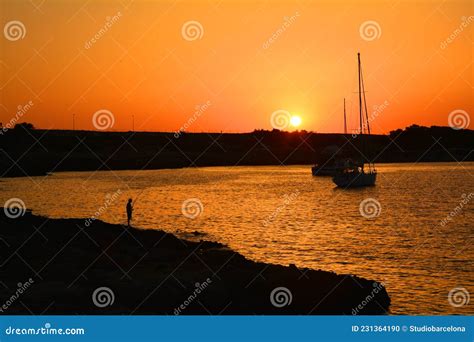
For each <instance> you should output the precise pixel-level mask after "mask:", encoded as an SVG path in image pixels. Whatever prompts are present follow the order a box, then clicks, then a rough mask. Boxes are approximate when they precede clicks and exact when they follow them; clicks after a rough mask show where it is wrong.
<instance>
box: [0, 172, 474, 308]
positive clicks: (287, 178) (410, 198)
mask: <svg viewBox="0 0 474 342" xmlns="http://www.w3.org/2000/svg"><path fill="white" fill-rule="evenodd" d="M377 169H378V171H379V176H378V180H377V185H376V186H375V187H371V188H365V189H355V190H340V189H336V188H335V187H334V184H333V183H332V181H331V179H330V178H317V177H313V176H311V172H310V168H309V167H308V166H290V167H215V168H196V169H182V170H157V171H107V172H66V173H57V174H54V175H52V176H49V177H34V178H32V179H28V178H17V179H3V180H1V181H0V188H1V193H0V194H1V195H0V196H1V198H0V200H1V201H2V203H3V202H5V201H6V200H7V199H9V198H11V197H18V198H21V199H22V200H23V201H24V202H25V203H26V206H27V207H28V208H31V209H33V211H34V212H35V213H36V214H42V215H46V216H48V217H54V218H57V217H76V218H84V217H91V216H93V215H94V213H95V212H96V211H98V210H99V209H100V208H101V207H102V208H103V209H105V210H103V214H102V215H101V216H100V219H102V220H104V221H108V222H111V223H124V221H125V213H124V207H125V202H126V199H127V198H128V197H136V196H138V199H137V202H136V205H135V218H134V225H135V226H138V227H143V228H160V229H164V230H166V231H169V232H173V233H178V235H181V236H184V237H187V238H189V236H190V233H192V232H195V231H198V232H201V233H204V234H205V236H204V238H205V239H212V240H216V241H219V242H223V243H226V244H227V245H229V246H230V247H231V248H232V249H234V250H236V251H239V252H240V253H242V254H243V255H245V256H247V257H248V258H251V259H254V260H259V261H264V262H271V263H277V264H284V265H287V264H290V263H294V264H296V265H297V266H299V267H310V268H315V269H323V270H332V271H335V272H337V273H346V274H356V275H359V276H362V277H366V278H369V279H374V280H377V281H383V282H384V283H385V284H386V286H387V289H388V292H389V294H390V296H391V298H392V307H391V312H392V313H394V314H474V304H473V301H474V298H473V299H472V300H471V302H470V303H469V304H467V305H464V306H462V307H460V308H455V307H453V306H451V305H450V304H449V302H448V299H447V297H448V293H449V291H450V290H451V289H452V288H455V287H464V288H466V289H468V290H469V292H470V294H471V296H472V297H474V267H473V266H474V250H473V248H472V243H473V240H474V239H473V238H474V227H473V226H474V225H473V222H474V210H473V209H474V194H473V195H472V196H473V197H471V200H470V201H469V200H468V201H467V203H463V199H466V198H467V197H463V194H464V196H469V194H470V193H473V192H474V163H462V164H457V163H449V164H416V165H408V164H385V165H378V166H377ZM119 190H120V191H119ZM118 191H119V192H118ZM114 194H115V195H114ZM189 198H198V199H199V200H200V201H201V202H202V204H203V211H202V213H201V214H200V215H199V216H198V217H197V218H195V219H190V218H187V217H185V216H184V215H183V214H182V209H181V207H182V203H183V201H185V200H187V199H189ZM367 198H373V199H376V200H377V201H378V202H379V203H380V209H381V210H380V213H379V216H377V217H375V218H366V217H364V216H362V215H361V213H360V210H359V209H360V203H361V201H363V200H364V199H367ZM464 202H466V201H464ZM105 203H109V204H108V205H106V204H105ZM460 206H462V208H461V209H460ZM105 207H107V208H105ZM456 207H458V209H456ZM454 211H455V213H454ZM450 212H453V214H454V216H453V217H452V219H451V220H449V221H448V222H447V224H446V225H442V224H441V222H442V220H443V219H445V218H446V217H447V216H448V215H449V214H450Z"/></svg>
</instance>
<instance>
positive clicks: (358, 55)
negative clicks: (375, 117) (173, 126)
mask: <svg viewBox="0 0 474 342" xmlns="http://www.w3.org/2000/svg"><path fill="white" fill-rule="evenodd" d="M357 66H358V69H359V125H360V127H359V134H360V136H359V139H360V140H359V141H360V148H361V152H362V156H361V157H362V160H364V159H365V158H364V153H365V152H364V151H365V149H364V146H365V144H364V131H363V125H362V122H363V116H362V83H361V82H362V75H361V68H360V52H358V53H357ZM363 167H364V162H362V168H363Z"/></svg>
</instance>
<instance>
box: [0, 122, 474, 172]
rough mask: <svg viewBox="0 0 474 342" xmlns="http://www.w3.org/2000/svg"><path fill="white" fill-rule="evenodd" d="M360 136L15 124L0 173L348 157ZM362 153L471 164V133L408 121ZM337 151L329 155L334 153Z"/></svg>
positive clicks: (381, 158) (4, 137) (4, 144)
mask: <svg viewBox="0 0 474 342" xmlns="http://www.w3.org/2000/svg"><path fill="white" fill-rule="evenodd" d="M360 139H361V138H360V136H356V135H352V134H346V135H344V134H327V133H315V132H307V131H297V132H284V131H279V130H273V131H265V130H255V131H254V132H251V133H186V132H180V133H179V134H177V133H173V132H171V133H160V132H157V133H154V132H153V133H152V132H109V131H107V132H99V131H72V130H49V131H48V130H42V129H34V128H33V126H32V125H31V124H26V123H23V124H18V125H17V126H15V128H14V129H10V130H5V129H3V130H2V132H1V134H0V155H1V159H0V175H1V177H18V176H26V175H28V176H33V175H44V174H46V173H48V172H58V171H95V170H141V169H145V170H150V169H163V168H182V167H197V166H199V167H202V166H234V165H240V166H243V165H295V164H314V163H316V162H317V163H325V162H328V161H329V162H330V161H331V160H332V159H334V158H335V157H337V156H354V155H357V154H359V151H360V150H364V149H363V148H361V144H360ZM362 139H364V140H365V141H366V144H365V145H366V146H370V148H366V149H365V150H364V151H363V154H364V155H366V156H367V157H368V158H370V159H371V160H373V161H374V162H376V163H395V162H396V163H398V162H453V161H474V154H473V153H472V152H473V150H474V131H473V130H469V129H462V130H454V129H452V128H450V127H438V126H432V127H423V126H418V125H412V126H410V127H407V128H405V129H403V130H402V129H398V130H395V131H392V132H390V134H388V135H371V136H364V137H363V138H362ZM336 151H338V154H337V155H336V156H335V155H334V152H336Z"/></svg>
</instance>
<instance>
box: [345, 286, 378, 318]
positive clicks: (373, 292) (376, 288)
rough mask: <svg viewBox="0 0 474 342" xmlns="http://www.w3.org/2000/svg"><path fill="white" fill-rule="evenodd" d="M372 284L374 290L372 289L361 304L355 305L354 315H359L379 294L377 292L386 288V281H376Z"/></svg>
mask: <svg viewBox="0 0 474 342" xmlns="http://www.w3.org/2000/svg"><path fill="white" fill-rule="evenodd" d="M372 286H373V287H374V288H373V289H372V291H370V293H369V294H368V295H367V296H366V297H365V298H364V300H363V301H362V302H361V303H360V304H359V305H357V307H355V308H354V309H352V315H357V314H358V313H359V311H361V310H362V309H364V307H365V306H366V305H367V304H369V303H370V301H371V300H372V299H374V298H375V296H376V295H377V293H379V292H380V291H382V289H383V288H384V286H385V284H384V283H377V282H374V283H373V284H372Z"/></svg>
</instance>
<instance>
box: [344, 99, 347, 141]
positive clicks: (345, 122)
mask: <svg viewBox="0 0 474 342" xmlns="http://www.w3.org/2000/svg"><path fill="white" fill-rule="evenodd" d="M344 134H347V121H346V98H344Z"/></svg>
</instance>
